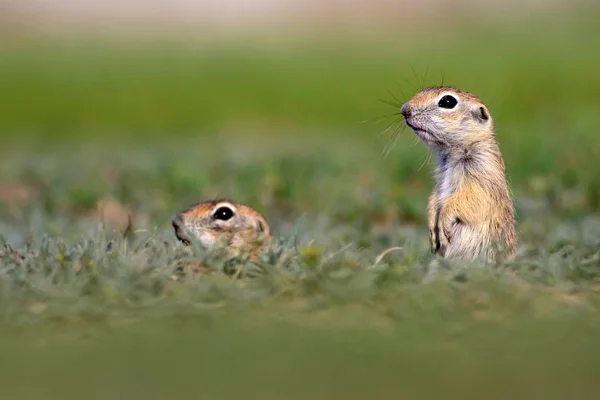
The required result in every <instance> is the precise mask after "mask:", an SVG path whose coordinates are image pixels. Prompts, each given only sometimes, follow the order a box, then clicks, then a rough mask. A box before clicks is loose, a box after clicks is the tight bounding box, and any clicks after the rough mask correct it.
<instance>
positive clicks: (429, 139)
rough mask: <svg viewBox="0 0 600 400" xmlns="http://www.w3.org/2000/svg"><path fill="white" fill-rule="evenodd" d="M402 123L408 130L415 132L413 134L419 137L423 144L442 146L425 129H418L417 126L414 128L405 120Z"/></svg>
mask: <svg viewBox="0 0 600 400" xmlns="http://www.w3.org/2000/svg"><path fill="white" fill-rule="evenodd" d="M404 122H405V123H406V125H407V126H408V127H409V128H410V129H412V130H413V131H414V132H415V134H416V135H417V136H418V137H419V139H421V140H422V141H424V142H425V143H428V144H433V145H441V144H442V142H441V141H440V140H439V139H438V138H437V137H436V136H435V135H433V134H432V133H431V132H429V131H427V130H425V129H422V128H419V127H418V126H415V125H414V124H413V123H411V122H410V121H409V120H408V119H405V120H404Z"/></svg>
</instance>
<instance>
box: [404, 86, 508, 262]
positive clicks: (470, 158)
mask: <svg viewBox="0 0 600 400" xmlns="http://www.w3.org/2000/svg"><path fill="white" fill-rule="evenodd" d="M400 112H401V113H402V115H403V116H404V120H405V122H406V125H408V126H409V127H410V128H411V129H412V130H413V131H414V132H415V134H416V135H417V136H418V137H419V138H420V139H421V140H422V141H423V142H425V144H426V145H427V146H428V147H429V148H430V149H431V150H432V151H433V152H434V154H435V156H436V158H437V169H436V172H435V180H436V182H435V188H434V189H433V192H432V194H431V196H430V197H429V203H428V205H427V218H428V227H429V236H430V241H431V248H432V251H433V252H434V253H436V254H438V255H440V256H442V257H449V258H450V257H452V258H458V259H464V260H474V259H476V258H478V257H479V256H483V257H484V258H485V259H486V260H487V261H492V260H494V259H495V258H496V256H497V255H498V249H497V246H498V245H500V246H502V247H503V250H504V252H505V253H504V254H505V255H506V256H508V257H510V256H512V255H513V254H515V252H516V250H517V234H516V231H515V222H514V206H513V201H512V197H511V193H510V191H509V188H508V183H507V181H506V168H505V165H504V160H503V158H502V154H501V153H500V148H499V147H498V143H497V142H496V138H495V136H494V126H493V123H492V117H491V116H490V114H489V112H488V110H487V107H486V106H485V104H483V102H482V101H481V100H480V99H479V98H478V97H477V96H475V95H473V94H471V93H468V92H465V91H462V90H458V89H455V88H452V87H446V86H440V87H430V88H427V89H424V90H422V91H420V92H418V93H417V94H416V95H415V96H414V97H413V98H412V99H410V100H409V101H408V102H406V103H405V104H404V105H402V108H401V109H400Z"/></svg>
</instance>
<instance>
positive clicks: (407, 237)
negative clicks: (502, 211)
mask: <svg viewBox="0 0 600 400" xmlns="http://www.w3.org/2000/svg"><path fill="white" fill-rule="evenodd" d="M598 15H599V14H598V13H597V12H595V13H593V12H588V13H581V12H580V13H577V14H574V15H562V16H561V18H560V19H559V18H558V16H554V17H548V16H546V17H538V18H534V17H532V18H531V19H530V20H527V21H525V22H524V21H520V22H519V21H516V22H515V21H504V22H503V23H498V24H490V26H484V25H485V23H481V24H480V25H477V23H476V22H474V21H469V24H465V25H464V26H468V27H470V29H469V28H465V29H463V30H462V31H457V30H456V29H452V30H451V29H450V28H449V26H448V25H447V24H446V25H443V24H440V26H438V27H435V28H432V29H429V30H427V32H420V33H419V35H414V33H413V34H412V35H411V34H410V33H411V32H410V31H408V30H402V29H400V28H399V29H396V30H390V29H384V28H382V29H380V30H376V29H375V30H370V31H366V32H345V31H340V32H335V31H331V32H318V33H314V34H313V35H312V36H311V35H310V34H309V35H304V36H297V37H263V36H250V35H249V36H248V37H246V38H244V39H238V40H218V39H213V38H201V39H198V38H181V39H179V40H170V41H164V42H158V43H157V42H155V41H153V40H138V41H133V40H131V41H127V40H124V39H123V40H114V39H113V40H111V41H109V40H104V41H103V40H98V39H96V40H92V39H90V40H87V41H86V40H70V41H60V40H57V39H49V38H45V39H44V38H28V39H22V40H17V39H13V40H12V41H9V42H7V43H5V44H4V45H3V46H2V49H1V50H0V93H1V95H0V131H1V135H2V148H1V149H0V156H1V157H2V158H1V159H2V162H1V164H0V204H1V207H0V240H2V242H3V243H1V248H0V330H1V331H2V335H3V340H2V341H1V343H0V349H1V350H0V358H1V359H2V360H3V362H2V363H1V364H0V365H1V367H0V371H1V372H0V382H2V385H0V395H1V396H2V398H7V399H15V400H18V399H50V398H63V399H71V398H73V399H74V398H81V397H82V396H85V397H86V398H90V399H96V398H97V399H104V398H111V397H112V398H114V397H116V398H128V399H129V398H146V399H155V398H156V399H159V398H172V397H175V398H192V397H193V398H207V399H228V398H237V397H240V396H244V397H245V398H257V399H258V398H260V399H265V398H277V399H280V398H286V399H296V398H298V399H300V398H307V397H310V398H323V399H325V398H327V399H336V398H346V399H349V398H350V399H352V398H365V397H366V396H372V397H381V398H382V397H384V396H385V397H389V396H395V397H401V398H410V399H412V398H441V397H443V398H448V399H451V398H464V397H472V398H485V399H496V398H497V399H505V398H507V397H509V396H510V397H516V398H523V399H535V398H545V399H565V398H580V399H587V398H594V394H595V393H597V392H598V389H599V385H600V384H599V383H598V380H597V379H596V378H597V377H596V375H595V373H594V371H597V370H598V367H600V353H599V352H598V351H597V345H596V338H597V337H598V334H599V333H600V318H599V314H598V307H599V306H600V303H599V301H600V296H599V291H600V213H599V211H600V175H598V173H597V171H598V169H597V160H598V157H600V138H599V137H598V135H597V134H598V132H599V129H598V128H600V124H599V123H598V110H600V97H599V96H598V93H600V79H598V65H600V50H598V41H599V39H600V26H599V25H598V23H597V21H598V18H597V17H598ZM456 24H457V25H456V26H458V25H459V22H456ZM450 31H451V32H452V34H449V33H448V32H450ZM442 81H443V82H444V83H445V84H448V85H452V86H457V87H459V88H462V89H465V90H468V91H472V92H474V93H476V94H477V95H479V96H480V97H481V98H482V99H483V100H484V101H485V102H486V104H487V105H488V106H489V109H490V112H491V114H492V117H493V118H494V123H495V126H496V130H497V136H498V141H499V143H500V147H501V149H502V151H503V153H504V156H505V161H506V164H507V167H508V176H509V180H510V183H511V187H512V190H513V192H514V196H515V205H516V210H517V226H518V230H519V239H520V253H519V255H518V257H517V259H516V260H514V261H511V262H499V263H498V264H497V265H480V264H472V265H466V264H464V263H457V262H451V261H446V262H442V261H441V260H434V259H433V257H432V256H431V254H430V252H429V248H428V239H427V232H426V221H425V204H426V199H427V195H428V194H429V191H430V188H431V185H432V181H431V178H432V176H431V169H432V160H431V157H430V156H429V154H428V153H427V151H426V149H425V148H424V146H423V145H422V144H421V143H419V142H418V141H417V140H416V138H415V137H414V135H413V133H412V132H410V131H409V130H402V128H401V127H402V123H401V121H400V120H399V119H398V116H397V115H396V113H397V111H398V106H399V105H400V104H401V103H402V102H403V101H404V100H406V99H408V97H410V96H411V95H412V94H413V93H414V92H415V91H416V90H418V89H419V88H421V87H423V86H428V85H438V84H441V83H442ZM216 197H229V198H232V199H235V200H236V201H239V202H243V203H247V204H249V205H252V206H253V207H255V208H256V209H257V210H259V211H260V212H262V213H263V214H264V215H265V217H266V218H267V219H268V220H269V222H270V224H271V226H272V228H273V230H274V232H275V239H276V240H275V241H274V243H273V244H272V246H271V247H270V249H269V251H268V253H267V254H265V255H264V256H263V257H262V258H261V259H260V260H259V262H257V263H255V264H248V265H246V266H245V267H244V268H246V271H247V272H248V274H249V275H250V277H248V278H246V279H244V280H241V281H240V280H235V279H232V278H231V277H230V276H228V275H227V274H226V273H225V266H226V264H225V263H224V262H222V261H221V260H216V259H213V258H211V254H207V253H206V252H203V251H202V250H201V249H199V248H196V247H192V248H185V247H184V246H183V245H182V244H181V243H178V242H177V240H176V238H175V235H174V234H173V231H172V228H171V225H170V217H171V215H172V214H173V213H174V212H175V211H179V210H182V209H184V208H186V207H188V206H190V205H192V204H194V202H197V201H200V200H204V199H209V198H216ZM124 233H125V234H124ZM199 261H204V262H208V263H210V264H211V265H212V267H213V269H214V272H213V273H212V274H211V275H209V276H204V277H202V278H200V279H191V278H188V277H185V276H181V275H178V273H177V269H178V267H179V266H180V265H181V263H182V262H192V263H193V262H199Z"/></svg>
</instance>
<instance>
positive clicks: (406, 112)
mask: <svg viewBox="0 0 600 400" xmlns="http://www.w3.org/2000/svg"><path fill="white" fill-rule="evenodd" d="M400 114H402V115H403V116H404V118H409V117H410V116H411V115H412V109H411V107H410V105H409V104H408V103H404V104H403V105H402V107H400Z"/></svg>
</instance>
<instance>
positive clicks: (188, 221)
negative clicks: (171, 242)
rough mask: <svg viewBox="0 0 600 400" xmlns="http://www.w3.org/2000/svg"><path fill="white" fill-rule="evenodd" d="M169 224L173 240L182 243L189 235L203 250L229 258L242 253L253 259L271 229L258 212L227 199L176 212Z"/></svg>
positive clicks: (187, 239) (199, 204) (186, 240)
mask: <svg viewBox="0 0 600 400" xmlns="http://www.w3.org/2000/svg"><path fill="white" fill-rule="evenodd" d="M172 224H173V228H174V230H175V235H176V236H177V238H178V239H179V240H181V241H182V242H184V243H186V244H190V242H192V237H190V235H193V237H194V238H195V239H196V240H197V241H198V242H199V243H200V245H202V246H203V247H204V248H213V249H214V248H221V249H225V250H226V251H227V253H228V254H229V255H231V256H238V255H240V254H241V253H242V252H244V253H246V254H248V255H249V256H250V258H251V259H253V260H255V259H256V258H257V257H258V254H259V252H260V251H261V249H262V248H263V245H264V244H265V242H266V240H267V239H269V238H271V228H270V227H269V224H268V223H267V221H266V220H265V218H264V217H263V216H262V215H261V214H260V213H258V212H257V211H256V210H254V209H252V208H251V207H248V206H246V205H243V204H238V203H235V202H233V201H229V200H209V201H203V202H201V203H198V204H196V205H194V206H192V207H191V208H189V209H187V210H184V211H181V212H178V213H176V214H175V215H174V216H173V218H172Z"/></svg>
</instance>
